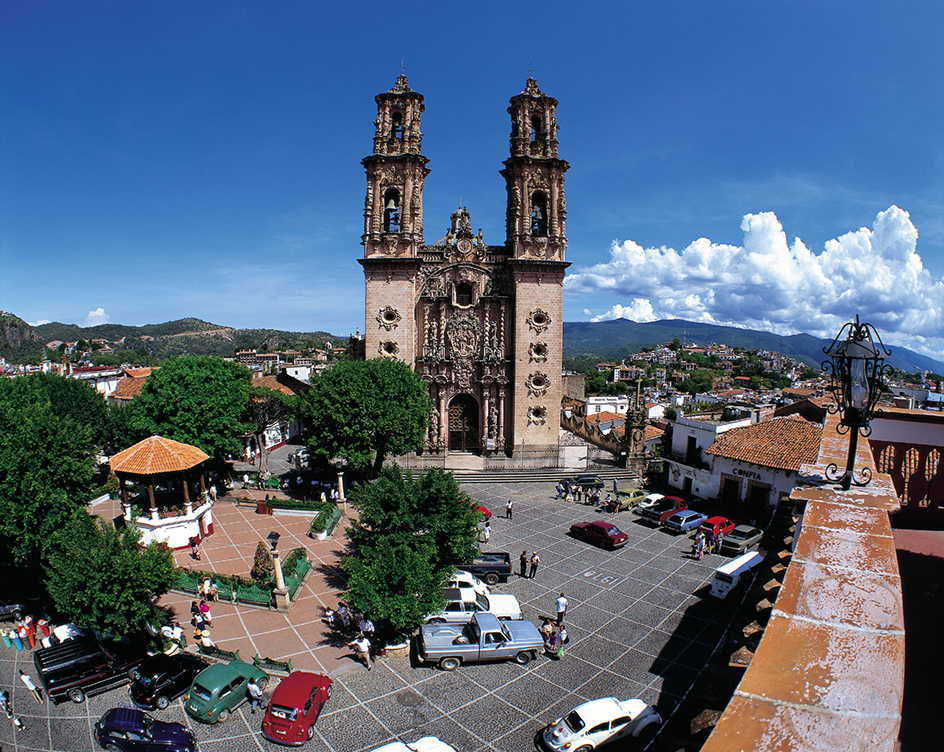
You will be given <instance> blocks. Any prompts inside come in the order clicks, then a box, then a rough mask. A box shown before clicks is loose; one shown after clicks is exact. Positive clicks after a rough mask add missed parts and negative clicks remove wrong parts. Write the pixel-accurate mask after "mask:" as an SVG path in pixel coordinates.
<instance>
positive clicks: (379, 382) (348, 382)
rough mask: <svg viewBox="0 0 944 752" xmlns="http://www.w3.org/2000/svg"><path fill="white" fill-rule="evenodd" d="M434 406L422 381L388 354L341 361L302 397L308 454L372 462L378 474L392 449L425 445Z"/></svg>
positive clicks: (355, 462)
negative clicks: (386, 355)
mask: <svg viewBox="0 0 944 752" xmlns="http://www.w3.org/2000/svg"><path fill="white" fill-rule="evenodd" d="M431 410H432V403H431V402H430V399H429V393H428V391H427V389H426V384H425V383H423V380H422V379H421V378H420V377H419V376H417V375H416V374H415V373H414V372H413V371H412V370H411V369H410V367H409V366H407V365H406V364H405V363H401V362H399V361H396V360H390V359H388V358H375V359H373V360H342V361H339V362H338V363H337V364H336V365H334V366H333V367H332V368H330V369H329V370H327V371H325V372H324V373H322V374H321V375H320V376H318V378H317V379H316V380H315V381H314V383H313V384H312V388H311V389H310V390H309V391H308V392H307V393H306V394H305V395H304V397H303V398H302V400H301V411H302V414H303V416H304V417H305V420H306V423H307V425H308V428H309V436H310V439H309V442H308V451H309V454H310V456H312V457H318V458H321V459H322V460H329V459H331V458H332V457H343V458H344V460H345V461H346V462H347V463H348V464H350V465H352V466H353V467H359V468H363V467H369V466H370V465H371V464H373V468H374V472H375V473H376V472H378V471H379V470H380V467H381V466H382V465H383V461H384V458H385V457H386V456H387V455H388V454H393V455H399V454H406V453H407V452H412V451H416V450H418V449H421V448H422V446H423V439H424V436H425V434H426V427H427V425H428V424H429V414H430V411H431Z"/></svg>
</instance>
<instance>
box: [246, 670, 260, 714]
mask: <svg viewBox="0 0 944 752" xmlns="http://www.w3.org/2000/svg"><path fill="white" fill-rule="evenodd" d="M249 702H251V703H252V709H251V710H250V711H249V712H250V713H253V714H254V713H255V712H256V710H257V709H258V708H259V706H260V705H261V704H262V687H260V686H259V685H258V684H257V683H256V680H255V679H250V680H249Z"/></svg>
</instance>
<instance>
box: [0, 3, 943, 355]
mask: <svg viewBox="0 0 944 752" xmlns="http://www.w3.org/2000/svg"><path fill="white" fill-rule="evenodd" d="M577 5H578V4H576V3H572V2H556V1H551V2H542V3H538V4H535V3H513V2H507V0H506V1H505V2H488V1H486V2H478V3H474V4H459V3H439V2H426V3H418V2H408V1H404V2H399V3H389V2H385V3H380V2H374V1H373V0H364V1H362V2H359V3H344V4H342V3H315V2H294V1H292V0H282V1H281V2H278V3H263V2H199V3H194V2H177V1H175V0H162V2H160V3H145V2H126V1H114V2H104V1H99V0H84V1H83V2H81V3H76V2H29V1H28V0H5V1H4V2H2V3H0V257H2V258H0V261H2V264H0V308H2V309H4V310H8V311H12V312H13V313H16V314H17V315H19V316H21V317H22V318H24V319H26V320H27V321H30V322H31V323H37V322H42V321H62V322H67V323H77V324H80V325H84V324H93V323H101V322H103V321H111V322H115V323H122V324H146V323H160V322H163V321H169V320H173V319H178V318H182V317H185V316H194V317H197V318H201V319H204V320H207V321H211V322H213V323H216V324H220V325H228V326H236V327H268V328H278V329H289V330H298V331H311V330H326V331H330V332H332V333H334V334H338V335H347V334H349V333H351V332H353V331H354V330H355V329H356V328H358V327H360V328H363V326H364V311H363V300H364V283H363V273H362V270H361V267H360V265H359V264H357V259H358V258H360V257H362V255H363V249H362V247H361V246H360V235H361V232H362V231H363V202H364V190H365V185H366V181H365V178H364V172H363V168H362V167H361V165H360V160H361V159H362V158H364V157H365V156H367V155H368V154H369V153H370V151H371V149H372V136H373V125H372V121H373V118H374V116H375V114H376V105H375V103H374V99H373V98H374V96H375V95H376V94H377V93H379V92H381V91H385V90H387V89H389V88H390V87H391V86H392V85H393V83H394V81H395V79H396V76H397V75H398V74H399V73H400V66H401V61H402V63H403V65H405V66H406V75H407V76H408V79H409V83H410V86H411V87H412V88H413V89H415V90H416V91H419V92H420V93H422V94H423V95H424V96H425V98H426V100H425V104H426V112H425V114H424V116H423V132H424V134H425V136H424V140H423V152H424V154H425V155H426V156H427V157H428V158H429V160H430V164H429V167H430V169H431V170H432V172H431V174H430V176H429V177H428V178H427V181H426V189H425V194H424V210H425V234H426V241H427V242H428V243H433V242H435V241H436V240H438V239H439V238H440V237H441V236H443V235H444V234H445V230H446V228H447V226H448V223H449V214H450V212H452V211H453V210H454V209H455V208H456V207H457V206H458V204H459V201H460V200H461V201H462V203H463V204H464V205H465V206H467V207H468V209H469V211H470V212H471V216H472V224H473V226H474V227H476V228H478V227H481V228H482V229H483V231H484V235H485V239H486V241H487V242H489V243H492V244H496V245H497V244H501V243H502V242H504V204H505V191H504V183H503V180H502V178H501V177H500V176H499V174H498V170H500V169H501V162H502V160H504V159H505V158H506V157H507V156H508V135H509V130H510V123H509V117H508V115H507V113H506V108H507V106H508V99H509V98H510V97H511V96H514V95H515V94H517V93H518V92H520V91H521V90H522V89H523V88H524V83H525V80H526V79H527V77H528V74H529V73H528V72H529V70H533V71H534V76H535V78H536V79H537V81H538V84H539V85H540V87H541V89H542V90H543V91H544V92H545V93H547V94H549V95H551V96H553V97H555V98H557V99H558V100H559V101H560V105H559V106H558V123H559V125H560V133H559V137H560V154H561V157H562V158H564V159H566V160H568V161H569V162H570V164H571V169H570V171H569V172H568V174H567V182H566V192H567V202H568V223H567V235H568V241H569V247H568V250H567V260H568V261H570V262H572V266H571V267H570V269H569V273H568V279H567V282H566V283H565V299H564V305H565V318H566V320H568V321H578V320H590V319H595V320H606V319H610V318H615V317H617V316H624V317H627V318H633V319H636V320H654V319H659V318H670V317H679V318H686V319H691V320H699V321H715V322H718V323H723V324H734V325H743V326H751V327H756V328H764V329H769V330H771V331H777V332H780V333H792V332H796V331H806V332H809V333H811V334H815V335H819V336H832V335H833V334H835V333H836V332H837V331H838V330H839V326H840V325H841V323H842V322H844V321H846V320H849V319H851V318H852V317H853V316H854V315H855V314H857V313H858V314H860V316H861V317H862V319H864V320H867V321H870V322H872V323H873V324H875V325H876V327H877V328H878V330H879V332H880V334H881V335H882V337H883V339H884V340H885V341H886V343H887V344H892V345H895V344H898V345H903V346H908V347H911V348H912V349H915V350H918V351H920V352H923V353H925V354H928V355H931V356H932V357H936V358H938V359H944V44H942V43H941V34H942V31H944V3H941V2H940V0H927V1H925V2H918V1H915V0H903V1H902V2H898V3H895V4H889V3H874V2H861V1H859V2H839V1H831V0H818V1H817V2H806V1H803V0H794V1H792V2H789V3H758V2H725V1H724V0H719V2H712V3H708V2H704V1H702V0H699V1H690V0H676V1H675V2H635V3H628V2H606V3H601V2H586V3H583V4H582V5H581V6H580V8H579V9H578V8H577Z"/></svg>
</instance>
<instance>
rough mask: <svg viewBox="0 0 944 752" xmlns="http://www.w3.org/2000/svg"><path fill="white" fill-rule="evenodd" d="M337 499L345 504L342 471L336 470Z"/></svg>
mask: <svg viewBox="0 0 944 752" xmlns="http://www.w3.org/2000/svg"><path fill="white" fill-rule="evenodd" d="M338 499H340V500H341V501H342V502H346V501H347V498H346V497H345V496H344V471H343V470H338Z"/></svg>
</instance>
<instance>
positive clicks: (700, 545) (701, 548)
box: [695, 535, 705, 561]
mask: <svg viewBox="0 0 944 752" xmlns="http://www.w3.org/2000/svg"><path fill="white" fill-rule="evenodd" d="M695 555H696V557H697V558H698V561H701V560H702V559H704V558H705V536H704V535H696V536H695Z"/></svg>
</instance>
